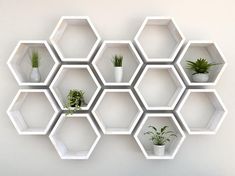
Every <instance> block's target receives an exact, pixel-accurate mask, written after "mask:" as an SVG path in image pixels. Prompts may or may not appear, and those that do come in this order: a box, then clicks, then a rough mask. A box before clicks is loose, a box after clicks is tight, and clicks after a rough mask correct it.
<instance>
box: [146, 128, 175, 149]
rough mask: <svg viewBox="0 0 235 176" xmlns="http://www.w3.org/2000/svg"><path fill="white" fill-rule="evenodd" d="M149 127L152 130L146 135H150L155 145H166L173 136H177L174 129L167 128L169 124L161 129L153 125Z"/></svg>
mask: <svg viewBox="0 0 235 176" xmlns="http://www.w3.org/2000/svg"><path fill="white" fill-rule="evenodd" d="M148 127H149V128H150V129H151V130H149V131H147V132H145V133H144V135H146V134H147V135H150V136H151V137H150V140H151V141H152V142H153V144H154V145H165V144H166V143H167V142H170V138H171V137H177V135H176V134H175V133H174V131H169V130H167V128H168V126H163V127H162V128H160V130H159V131H158V130H157V128H156V127H154V126H152V125H150V126H148Z"/></svg>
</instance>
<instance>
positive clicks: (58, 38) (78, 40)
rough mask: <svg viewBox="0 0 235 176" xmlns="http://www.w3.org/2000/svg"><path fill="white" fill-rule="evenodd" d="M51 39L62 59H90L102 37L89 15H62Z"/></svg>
mask: <svg viewBox="0 0 235 176" xmlns="http://www.w3.org/2000/svg"><path fill="white" fill-rule="evenodd" d="M50 41H51V43H52V45H53V46H54V48H55V50H56V51H57V53H58V54H59V56H60V58H61V60H62V61H72V62H73V61H89V60H90V58H91V56H92V54H93V53H94V51H95V50H96V48H97V47H98V45H99V43H100V41H101V39H100V36H99V34H98V33H97V31H96V29H95V27H94V26H93V24H92V23H91V21H90V19H89V18H88V17H84V16H68V17H66V16H64V17H61V19H60V20H59V23H58V24H57V26H56V28H55V30H54V31H53V33H52V35H51V36H50Z"/></svg>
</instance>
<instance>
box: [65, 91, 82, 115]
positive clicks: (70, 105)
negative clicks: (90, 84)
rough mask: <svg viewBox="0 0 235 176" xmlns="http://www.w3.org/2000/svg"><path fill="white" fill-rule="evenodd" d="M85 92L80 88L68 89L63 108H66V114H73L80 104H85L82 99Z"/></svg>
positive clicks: (79, 107)
mask: <svg viewBox="0 0 235 176" xmlns="http://www.w3.org/2000/svg"><path fill="white" fill-rule="evenodd" d="M84 94H85V92H84V91H82V90H76V89H73V90H70V91H69V93H68V95H67V102H66V104H65V108H67V109H68V112H67V113H66V114H73V113H75V112H76V111H77V110H80V109H81V106H82V105H84V104H86V103H85V100H84Z"/></svg>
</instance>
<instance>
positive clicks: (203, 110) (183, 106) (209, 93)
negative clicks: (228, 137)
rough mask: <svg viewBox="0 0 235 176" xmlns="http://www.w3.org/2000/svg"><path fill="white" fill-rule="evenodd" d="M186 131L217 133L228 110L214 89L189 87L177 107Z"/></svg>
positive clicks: (202, 133)
mask: <svg viewBox="0 0 235 176" xmlns="http://www.w3.org/2000/svg"><path fill="white" fill-rule="evenodd" d="M176 113H177V115H178V116H179V119H180V120H181V122H182V124H183V125H184V127H185V129H186V131H187V132H188V133H189V134H192V135H210V134H216V132H217V131H218V129H219V127H220V125H221V123H222V122H223V120H224V118H225V116H226V114H227V110H226V108H225V106H224V104H223V102H222V100H221V98H220V97H219V95H218V93H217V92H216V90H214V89H189V90H187V92H186V94H185V96H184V97H183V99H182V101H181V102H180V104H179V106H178V107H177V108H176Z"/></svg>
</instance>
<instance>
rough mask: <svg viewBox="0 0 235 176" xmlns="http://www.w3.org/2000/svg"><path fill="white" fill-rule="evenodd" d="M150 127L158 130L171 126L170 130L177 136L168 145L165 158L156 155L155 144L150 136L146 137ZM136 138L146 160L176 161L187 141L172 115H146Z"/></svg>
mask: <svg viewBox="0 0 235 176" xmlns="http://www.w3.org/2000/svg"><path fill="white" fill-rule="evenodd" d="M149 125H153V126H155V127H157V128H160V127H162V126H165V125H167V126H169V130H172V131H174V132H175V133H176V134H177V137H176V138H172V139H171V141H170V142H169V143H167V144H166V151H165V155H164V156H156V155H154V153H153V144H152V142H151V141H150V140H149V136H147V135H144V133H145V132H146V131H148V130H149V128H148V126H149ZM134 138H135V140H136V142H137V144H138V145H139V147H140V149H141V151H142V152H143V154H144V155H145V157H146V159H174V157H175V155H176V153H177V152H178V150H179V148H180V146H181V145H182V143H183V141H184V139H185V134H184V132H183V130H182V129H181V127H180V125H179V124H178V122H177V120H176V118H175V116H174V115H173V114H172V113H146V114H145V116H144V118H143V120H142V121H141V123H140V125H139V126H138V128H137V130H136V132H135V134H134Z"/></svg>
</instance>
